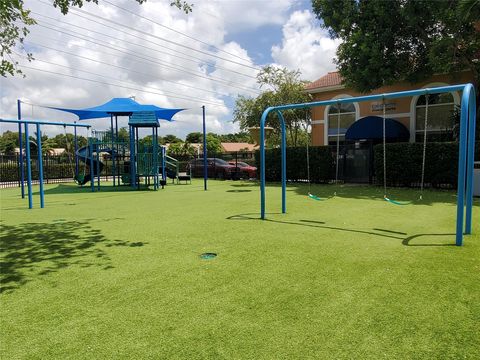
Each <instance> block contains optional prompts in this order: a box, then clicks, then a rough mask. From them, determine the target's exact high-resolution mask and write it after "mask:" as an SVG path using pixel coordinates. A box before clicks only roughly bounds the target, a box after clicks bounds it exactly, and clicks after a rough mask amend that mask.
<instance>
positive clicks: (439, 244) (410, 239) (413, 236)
mask: <svg viewBox="0 0 480 360" xmlns="http://www.w3.org/2000/svg"><path fill="white" fill-rule="evenodd" d="M425 236H455V234H438V233H437V234H416V235H412V236H409V237H406V238H405V239H403V241H402V245H405V246H456V245H455V244H442V243H436V244H433V243H420V244H410V241H412V240H415V239H418V238H419V237H425Z"/></svg>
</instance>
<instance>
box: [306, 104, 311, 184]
mask: <svg viewBox="0 0 480 360" xmlns="http://www.w3.org/2000/svg"><path fill="white" fill-rule="evenodd" d="M310 123H311V122H310V121H308V111H305V126H306V131H307V179H308V194H310V193H311V189H312V184H311V180H310V154H309V149H308V148H309V145H310V135H309V134H308V126H309V125H310Z"/></svg>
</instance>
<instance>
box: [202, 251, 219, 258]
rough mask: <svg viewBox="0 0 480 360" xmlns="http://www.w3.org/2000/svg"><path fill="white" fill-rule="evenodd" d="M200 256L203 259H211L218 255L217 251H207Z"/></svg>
mask: <svg viewBox="0 0 480 360" xmlns="http://www.w3.org/2000/svg"><path fill="white" fill-rule="evenodd" d="M200 257H201V258H202V259H205V260H210V259H215V258H216V257H217V254H216V253H211V252H207V253H203V254H202V255H200Z"/></svg>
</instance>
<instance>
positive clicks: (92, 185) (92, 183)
mask: <svg viewBox="0 0 480 360" xmlns="http://www.w3.org/2000/svg"><path fill="white" fill-rule="evenodd" d="M92 140H93V139H90V140H89V141H88V152H89V154H88V155H89V156H90V187H91V189H92V192H95V175H94V171H93V144H92Z"/></svg>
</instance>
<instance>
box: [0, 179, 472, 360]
mask: <svg viewBox="0 0 480 360" xmlns="http://www.w3.org/2000/svg"><path fill="white" fill-rule="evenodd" d="M202 186H203V184H202V182H201V180H195V181H194V182H193V184H192V185H168V186H167V187H166V189H165V190H159V191H158V192H153V191H112V190H113V189H112V188H109V187H104V188H102V190H101V191H100V192H98V193H91V192H89V188H84V189H80V188H77V187H76V186H74V185H49V186H47V187H46V208H45V209H39V208H38V195H35V197H34V201H35V207H36V208H35V209H33V210H28V209H27V200H26V199H25V200H22V199H20V196H19V195H18V194H19V189H7V190H1V191H0V196H1V229H2V238H1V250H2V268H1V277H2V293H1V294H0V301H1V304H0V305H1V309H0V325H1V328H0V331H1V335H0V336H1V339H0V358H2V359H176V358H178V359H222V358H225V359H309V358H310V359H383V358H385V359H459V358H467V359H478V358H480V335H479V334H480V236H479V234H480V226H479V223H480V222H479V217H480V206H479V201H478V199H476V202H475V207H474V221H473V223H474V228H473V230H474V233H475V235H471V236H466V237H465V246H463V247H456V246H452V244H454V242H455V236H454V232H455V214H456V206H455V201H456V197H455V194H454V193H453V192H448V191H427V192H426V194H425V196H424V197H425V201H423V202H421V203H415V204H414V205H409V206H396V205H391V204H389V203H387V202H385V201H383V200H382V196H383V194H382V190H381V189H379V188H374V187H366V186H365V187H364V186H350V187H341V188H339V189H338V196H337V197H335V198H332V199H329V200H327V201H314V200H310V199H308V198H307V197H306V196H305V194H306V192H307V187H306V186H293V185H292V186H289V187H288V192H287V199H288V202H287V211H288V213H287V214H285V215H282V214H280V188H279V187H278V186H271V187H269V188H268V190H267V210H268V221H261V220H259V219H258V218H259V188H258V185H257V184H255V183H247V182H229V181H225V182H220V181H211V182H210V189H209V190H208V191H207V192H204V191H202ZM314 190H315V194H317V195H320V196H329V195H331V194H332V193H333V190H334V187H333V186H318V187H315V189H314ZM35 191H36V192H37V191H38V188H35ZM391 196H392V197H395V198H397V199H399V200H406V199H415V198H416V197H418V192H416V191H412V190H399V189H396V190H393V193H392V194H391ZM203 252H215V253H218V256H217V258H215V259H213V260H203V259H201V258H200V257H199V255H200V254H201V253H203Z"/></svg>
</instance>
